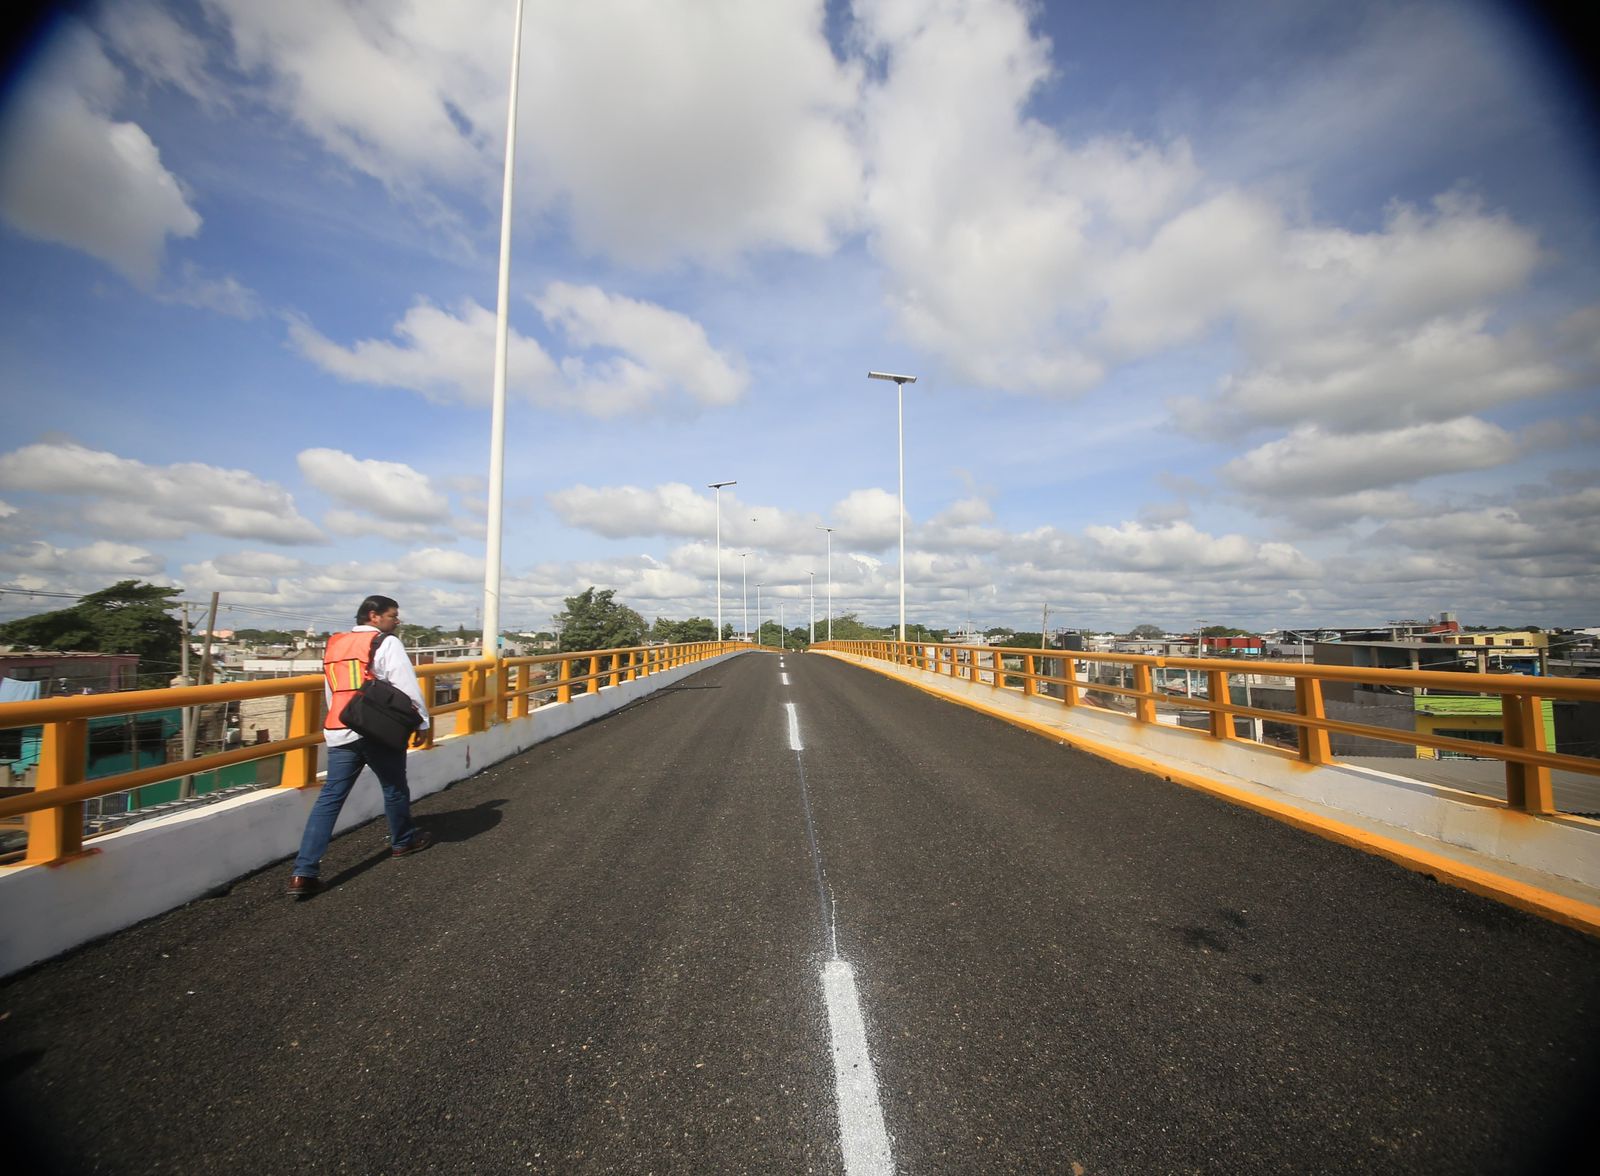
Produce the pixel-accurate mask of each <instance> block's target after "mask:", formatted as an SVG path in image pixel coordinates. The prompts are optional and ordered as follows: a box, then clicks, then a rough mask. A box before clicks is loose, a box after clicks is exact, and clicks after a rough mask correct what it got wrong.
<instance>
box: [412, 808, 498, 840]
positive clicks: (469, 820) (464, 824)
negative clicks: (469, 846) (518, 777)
mask: <svg viewBox="0 0 1600 1176" xmlns="http://www.w3.org/2000/svg"><path fill="white" fill-rule="evenodd" d="M506 803H508V802H507V800H506V799H505V798H504V797H496V798H495V799H493V800H485V801H483V802H482V803H480V804H475V805H473V806H472V807H471V808H465V809H454V810H452V811H450V812H443V813H426V814H424V815H423V818H422V820H420V821H418V822H417V823H418V824H419V825H421V826H422V827H423V828H425V829H427V830H428V832H430V833H432V834H433V836H434V838H435V839H436V840H438V841H470V840H471V839H472V838H474V837H476V836H478V835H479V834H480V833H487V832H488V831H489V830H490V829H493V828H494V827H495V826H496V825H498V824H499V823H500V822H501V821H502V820H504V819H505V818H504V816H503V814H502V813H501V812H500V807H501V806H502V805H504V804H506Z"/></svg>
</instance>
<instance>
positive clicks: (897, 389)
mask: <svg viewBox="0 0 1600 1176" xmlns="http://www.w3.org/2000/svg"><path fill="white" fill-rule="evenodd" d="M894 395H895V401H896V403H897V405H898V415H899V418H900V642H901V644H904V643H905V639H906V386H905V383H904V382H903V381H901V382H898V383H896V384H895V386H894Z"/></svg>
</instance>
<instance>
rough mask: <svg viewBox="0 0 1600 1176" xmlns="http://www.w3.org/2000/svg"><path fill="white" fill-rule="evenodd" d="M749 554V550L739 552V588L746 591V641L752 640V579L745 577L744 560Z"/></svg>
mask: <svg viewBox="0 0 1600 1176" xmlns="http://www.w3.org/2000/svg"><path fill="white" fill-rule="evenodd" d="M749 554H750V553H749V552H748V551H741V552H740V553H739V588H740V590H741V591H742V592H743V593H744V639H745V640H746V641H748V640H750V581H749V580H748V579H746V578H745V574H744V560H745V557H746V556H747V555H749Z"/></svg>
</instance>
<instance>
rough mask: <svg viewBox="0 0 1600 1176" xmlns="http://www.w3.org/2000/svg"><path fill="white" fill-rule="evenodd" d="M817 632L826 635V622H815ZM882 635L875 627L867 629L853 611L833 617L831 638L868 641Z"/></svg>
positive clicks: (824, 636)
mask: <svg viewBox="0 0 1600 1176" xmlns="http://www.w3.org/2000/svg"><path fill="white" fill-rule="evenodd" d="M817 632H818V633H820V634H821V635H822V637H823V638H824V639H825V638H826V637H827V635H828V623H827V622H826V621H818V622H817ZM880 636H882V633H881V632H880V631H879V630H877V629H869V628H867V626H865V625H863V624H862V623H861V620H860V618H859V617H857V616H856V614H855V613H841V614H840V615H838V616H836V617H834V618H833V639H834V640H835V641H870V640H873V639H874V638H877V637H880Z"/></svg>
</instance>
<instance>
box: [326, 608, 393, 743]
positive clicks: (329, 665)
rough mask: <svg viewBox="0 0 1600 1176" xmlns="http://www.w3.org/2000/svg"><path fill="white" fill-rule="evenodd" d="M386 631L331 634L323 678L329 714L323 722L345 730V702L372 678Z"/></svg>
mask: <svg viewBox="0 0 1600 1176" xmlns="http://www.w3.org/2000/svg"><path fill="white" fill-rule="evenodd" d="M384 637H385V634H383V633H367V632H351V633H335V634H334V635H333V636H331V637H329V638H328V648H327V649H325V650H324V651H323V654H322V680H323V681H324V682H326V683H327V684H328V690H329V692H330V693H331V694H332V697H331V698H329V699H328V714H327V717H326V718H324V719H323V721H322V725H323V727H324V728H325V729H327V730H330V731H342V730H344V708H345V705H346V704H347V703H348V702H349V701H350V700H351V699H352V698H354V697H355V694H356V691H358V690H360V689H361V685H362V683H364V682H369V681H371V680H372V665H371V662H372V654H373V651H374V650H376V649H377V648H378V643H379V642H381V641H382V640H383V639H384Z"/></svg>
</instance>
